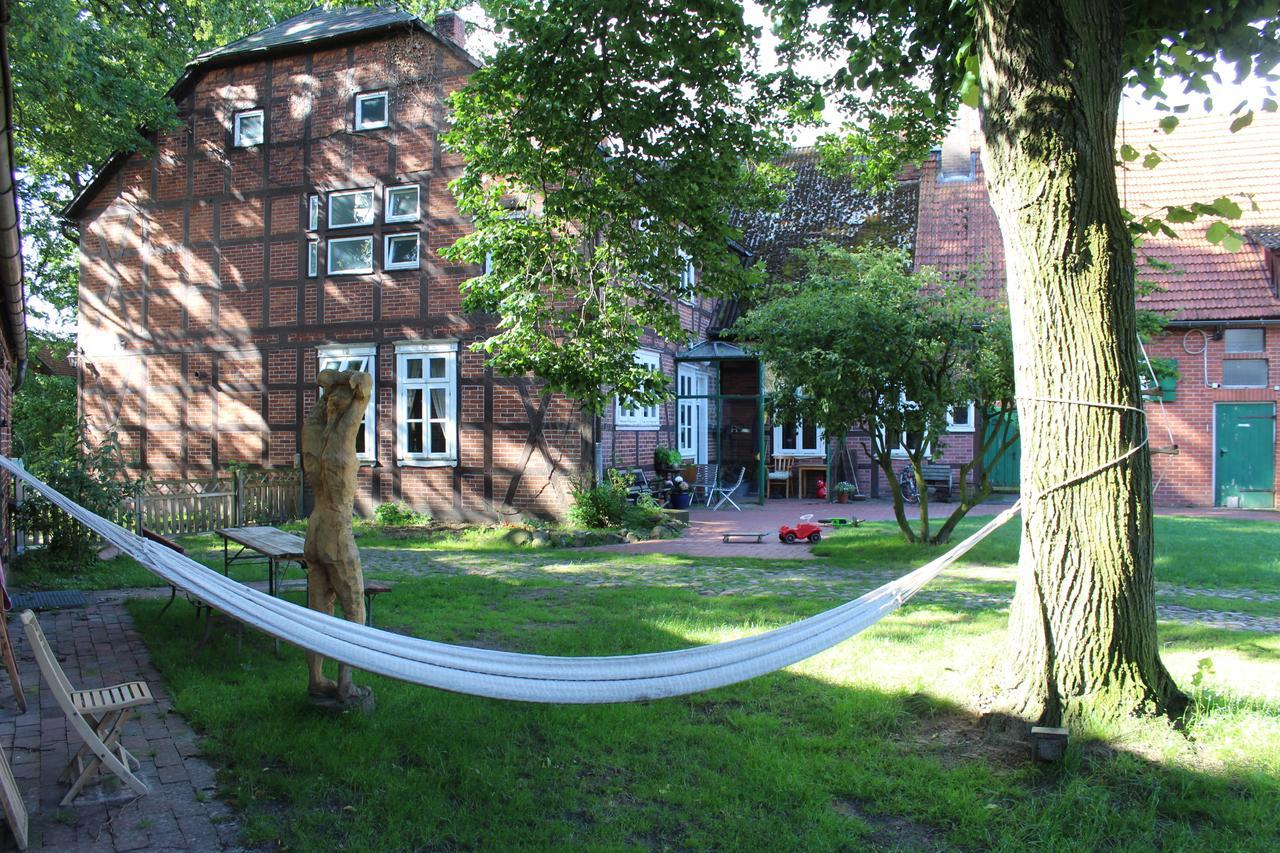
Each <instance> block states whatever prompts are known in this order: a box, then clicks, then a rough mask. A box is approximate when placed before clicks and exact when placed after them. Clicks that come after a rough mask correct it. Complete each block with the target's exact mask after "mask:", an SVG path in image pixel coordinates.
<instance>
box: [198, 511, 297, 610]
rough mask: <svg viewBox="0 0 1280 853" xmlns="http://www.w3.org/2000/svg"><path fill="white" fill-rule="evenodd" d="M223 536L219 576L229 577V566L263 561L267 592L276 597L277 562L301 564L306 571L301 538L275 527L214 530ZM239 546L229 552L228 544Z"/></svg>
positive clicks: (278, 565)
mask: <svg viewBox="0 0 1280 853" xmlns="http://www.w3.org/2000/svg"><path fill="white" fill-rule="evenodd" d="M214 532H215V533H217V534H218V535H219V536H221V537H222V573H223V574H224V575H225V574H228V573H229V572H230V570H231V564H232V563H251V562H265V563H266V564H267V593H268V594H269V595H275V594H276V585H277V584H276V575H277V574H278V572H279V570H280V563H300V564H301V565H302V567H303V568H304V569H305V568H306V565H307V564H306V559H305V558H304V557H303V554H302V549H303V546H304V545H305V544H306V543H305V541H304V540H303V538H302V537H301V536H298V535H297V534H296V533H288V532H286V531H284V530H281V529H279V528H277V527H222V528H219V529H218V530H215V531H214ZM232 542H234V543H235V544H236V545H239V546H240V550H238V551H236V553H235V554H232V553H231V543H232Z"/></svg>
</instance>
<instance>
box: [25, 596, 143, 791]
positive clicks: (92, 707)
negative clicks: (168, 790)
mask: <svg viewBox="0 0 1280 853" xmlns="http://www.w3.org/2000/svg"><path fill="white" fill-rule="evenodd" d="M22 626H23V628H25V629H26V632H27V641H28V642H30V643H31V650H32V652H33V653H34V654H35V658H36V663H37V664H39V665H40V674H41V675H43V676H44V680H45V683H47V684H48V685H49V689H50V690H51V691H53V698H54V699H56V700H57V702H58V707H59V708H61V709H62V713H63V714H65V715H66V717H67V723H68V724H70V726H71V728H72V730H74V731H75V733H76V734H77V735H79V736H80V739H81V740H82V741H84V745H83V746H82V747H80V751H79V752H77V753H76V755H75V757H74V758H72V759H71V762H70V763H69V764H68V765H67V768H66V770H64V771H63V772H62V775H61V776H60V777H58V778H59V781H64V782H65V781H70V782H71V790H69V791H67V795H66V796H65V797H63V798H62V802H61V803H60V805H63V806H67V805H70V804H71V801H72V800H74V799H75V798H76V795H77V794H79V793H80V789H81V788H83V787H84V786H85V784H86V783H87V782H88V781H89V780H90V779H92V778H93V776H94V775H95V774H96V773H97V772H98V771H99V769H100V768H101V767H104V766H105V767H106V768H107V769H108V770H110V771H111V772H112V773H114V774H115V775H116V776H118V777H119V778H120V781H121V782H124V783H125V784H126V785H128V786H129V787H130V788H131V789H132V790H133V792H134V793H135V794H137V795H138V796H143V795H144V794H146V793H148V791H147V786H146V785H145V784H143V782H142V780H141V779H139V778H138V777H137V776H134V775H133V772H132V771H131V770H130V769H129V766H130V765H133V767H135V768H137V767H139V766H140V765H139V763H138V759H136V758H134V757H133V754H132V753H131V752H129V750H127V749H125V748H124V744H122V743H121V742H120V735H121V734H122V732H123V730H124V724H125V723H126V722H127V721H128V720H129V718H130V717H131V716H133V713H134V709H135V708H138V707H140V706H142V705H150V704H152V703H153V702H155V701H156V700H155V699H154V698H153V697H152V695H151V689H150V688H149V687H147V683H146V682H145V681H131V682H129V683H127V684H117V685H114V686H112V687H101V688H98V689H97V690H76V689H75V688H73V687H72V686H71V682H69V681H67V676H66V674H65V673H64V672H63V671H62V667H61V666H60V665H59V664H58V659H57V658H56V657H54V655H53V650H52V649H50V648H49V642H48V640H46V639H45V637H44V631H42V630H41V629H40V623H39V622H37V621H36V615H35V614H34V613H32V612H31V611H30V610H24V611H23V612H22ZM91 753H92V757H90V754H91Z"/></svg>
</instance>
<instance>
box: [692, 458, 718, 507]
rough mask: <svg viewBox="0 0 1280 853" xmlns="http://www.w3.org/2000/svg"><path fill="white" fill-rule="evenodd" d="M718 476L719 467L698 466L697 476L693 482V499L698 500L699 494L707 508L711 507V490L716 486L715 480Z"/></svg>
mask: <svg viewBox="0 0 1280 853" xmlns="http://www.w3.org/2000/svg"><path fill="white" fill-rule="evenodd" d="M719 476H720V466H719V465H699V466H698V476H697V477H696V478H695V479H694V481H693V499H694V500H695V501H696V500H697V499H698V493H699V492H701V493H702V495H703V498H704V499H705V501H706V504H707V506H711V490H712V489H714V488H715V486H716V478H717V477H719Z"/></svg>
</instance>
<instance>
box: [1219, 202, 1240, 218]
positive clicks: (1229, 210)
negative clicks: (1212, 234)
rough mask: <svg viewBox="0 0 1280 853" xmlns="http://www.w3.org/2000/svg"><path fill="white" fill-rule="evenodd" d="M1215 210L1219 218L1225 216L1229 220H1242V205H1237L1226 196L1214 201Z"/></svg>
mask: <svg viewBox="0 0 1280 853" xmlns="http://www.w3.org/2000/svg"><path fill="white" fill-rule="evenodd" d="M1213 209H1214V210H1215V211H1216V212H1217V214H1218V215H1219V216H1225V217H1226V218H1227V219H1239V218H1240V205H1238V204H1236V203H1235V202H1234V201H1232V200H1231V199H1229V198H1227V197H1226V196H1222V197H1220V198H1217V199H1214V202H1213Z"/></svg>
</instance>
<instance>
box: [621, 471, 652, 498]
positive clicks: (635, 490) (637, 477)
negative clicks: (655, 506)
mask: <svg viewBox="0 0 1280 853" xmlns="http://www.w3.org/2000/svg"><path fill="white" fill-rule="evenodd" d="M652 493H653V489H652V488H650V486H649V478H648V477H646V476H645V475H644V469H643V468H632V469H631V485H630V486H628V487H627V500H629V501H631V502H632V503H635V502H636V501H637V500H639V498H640V496H641V495H648V494H652Z"/></svg>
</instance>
